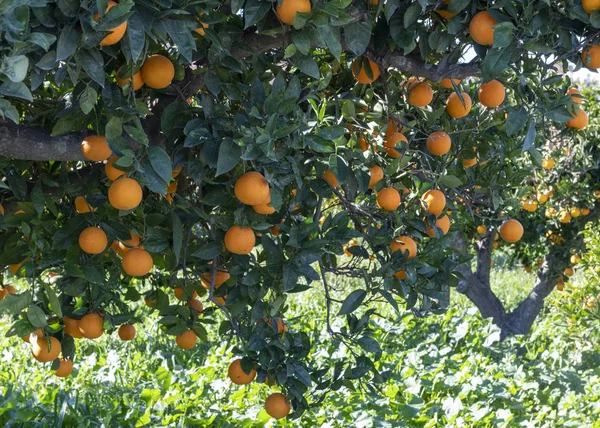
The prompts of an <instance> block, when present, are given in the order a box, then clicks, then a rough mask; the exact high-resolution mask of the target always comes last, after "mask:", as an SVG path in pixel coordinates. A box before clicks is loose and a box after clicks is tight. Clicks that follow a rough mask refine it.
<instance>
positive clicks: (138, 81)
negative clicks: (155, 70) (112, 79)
mask: <svg viewBox="0 0 600 428" xmlns="http://www.w3.org/2000/svg"><path fill="white" fill-rule="evenodd" d="M120 72H122V74H125V73H126V70H121V69H119V71H118V72H117V76H116V80H117V85H119V87H121V88H122V87H123V86H125V85H126V84H127V83H129V84H130V85H131V83H130V82H132V81H133V90H134V91H137V90H138V89H140V88H141V87H142V86H144V79H142V72H141V71H137V72H136V73H133V76H128V77H121V75H120Z"/></svg>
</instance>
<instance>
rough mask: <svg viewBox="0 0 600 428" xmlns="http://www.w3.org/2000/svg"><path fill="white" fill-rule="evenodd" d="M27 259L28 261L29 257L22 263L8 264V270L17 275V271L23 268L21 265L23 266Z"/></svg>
mask: <svg viewBox="0 0 600 428" xmlns="http://www.w3.org/2000/svg"><path fill="white" fill-rule="evenodd" d="M26 261H27V258H26V259H25V260H23V261H22V262H21V263H13V264H10V265H8V270H9V271H10V273H12V274H13V275H16V274H17V272H18V271H19V269H21V266H23V263H25V262H26Z"/></svg>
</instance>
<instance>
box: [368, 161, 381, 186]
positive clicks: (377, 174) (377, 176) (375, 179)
mask: <svg viewBox="0 0 600 428" xmlns="http://www.w3.org/2000/svg"><path fill="white" fill-rule="evenodd" d="M369 173H370V175H371V178H369V189H373V188H374V187H375V185H376V184H377V183H379V181H380V180H381V179H383V169H381V167H380V166H379V165H374V166H372V167H371V168H369Z"/></svg>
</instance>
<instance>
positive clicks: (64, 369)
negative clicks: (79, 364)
mask: <svg viewBox="0 0 600 428" xmlns="http://www.w3.org/2000/svg"><path fill="white" fill-rule="evenodd" d="M72 371H73V361H71V360H68V359H65V358H61V359H60V365H59V366H58V369H57V370H56V371H55V372H54V375H55V376H58V377H67V376H69V375H70V374H71V372H72Z"/></svg>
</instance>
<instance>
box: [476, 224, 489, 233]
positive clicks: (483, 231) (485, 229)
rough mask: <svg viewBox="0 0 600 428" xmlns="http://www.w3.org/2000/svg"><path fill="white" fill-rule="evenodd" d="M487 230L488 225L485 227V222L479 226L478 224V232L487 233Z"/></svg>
mask: <svg viewBox="0 0 600 428" xmlns="http://www.w3.org/2000/svg"><path fill="white" fill-rule="evenodd" d="M486 232H487V227H485V226H484V225H483V224H480V225H479V226H477V233H479V234H480V235H485V233H486Z"/></svg>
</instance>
